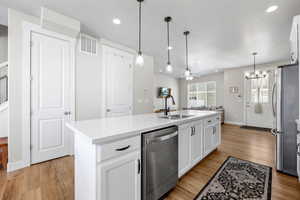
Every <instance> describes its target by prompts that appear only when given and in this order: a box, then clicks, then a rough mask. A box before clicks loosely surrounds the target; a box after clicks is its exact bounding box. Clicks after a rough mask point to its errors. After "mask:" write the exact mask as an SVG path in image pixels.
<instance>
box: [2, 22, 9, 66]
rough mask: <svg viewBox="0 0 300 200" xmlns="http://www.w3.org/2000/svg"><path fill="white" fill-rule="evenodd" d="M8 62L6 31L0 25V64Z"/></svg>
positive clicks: (5, 27) (5, 28) (4, 27)
mask: <svg viewBox="0 0 300 200" xmlns="http://www.w3.org/2000/svg"><path fill="white" fill-rule="evenodd" d="M7 60H8V29H7V26H3V25H1V24H0V63H3V62H6V61H7Z"/></svg>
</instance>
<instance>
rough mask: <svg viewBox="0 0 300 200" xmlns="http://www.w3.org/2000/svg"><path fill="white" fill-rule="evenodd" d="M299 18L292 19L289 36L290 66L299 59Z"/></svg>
mask: <svg viewBox="0 0 300 200" xmlns="http://www.w3.org/2000/svg"><path fill="white" fill-rule="evenodd" d="M299 18H300V16H296V17H294V20H293V25H292V31H291V35H290V48H291V52H290V59H291V63H292V64H295V63H297V62H298V59H299V21H300V20H299Z"/></svg>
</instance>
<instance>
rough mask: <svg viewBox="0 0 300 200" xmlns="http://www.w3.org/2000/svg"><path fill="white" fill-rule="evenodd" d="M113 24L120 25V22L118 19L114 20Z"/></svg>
mask: <svg viewBox="0 0 300 200" xmlns="http://www.w3.org/2000/svg"><path fill="white" fill-rule="evenodd" d="M113 23H114V24H117V25H119V24H121V20H120V19H119V18H114V19H113Z"/></svg>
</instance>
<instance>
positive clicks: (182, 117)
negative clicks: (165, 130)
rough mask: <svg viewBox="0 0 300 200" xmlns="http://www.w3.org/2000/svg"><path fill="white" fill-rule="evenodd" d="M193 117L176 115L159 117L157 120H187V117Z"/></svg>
mask: <svg viewBox="0 0 300 200" xmlns="http://www.w3.org/2000/svg"><path fill="white" fill-rule="evenodd" d="M193 116H194V115H180V114H176V115H168V116H160V117H159V118H163V119H184V118H189V117H193Z"/></svg>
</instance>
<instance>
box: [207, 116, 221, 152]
mask: <svg viewBox="0 0 300 200" xmlns="http://www.w3.org/2000/svg"><path fill="white" fill-rule="evenodd" d="M203 141H204V145H203V155H204V157H205V156H207V155H208V154H209V153H210V152H212V151H213V150H214V149H216V148H217V147H218V146H219V145H220V143H221V123H220V120H219V117H216V118H212V119H208V120H207V122H206V125H205V127H204V134H203Z"/></svg>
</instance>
